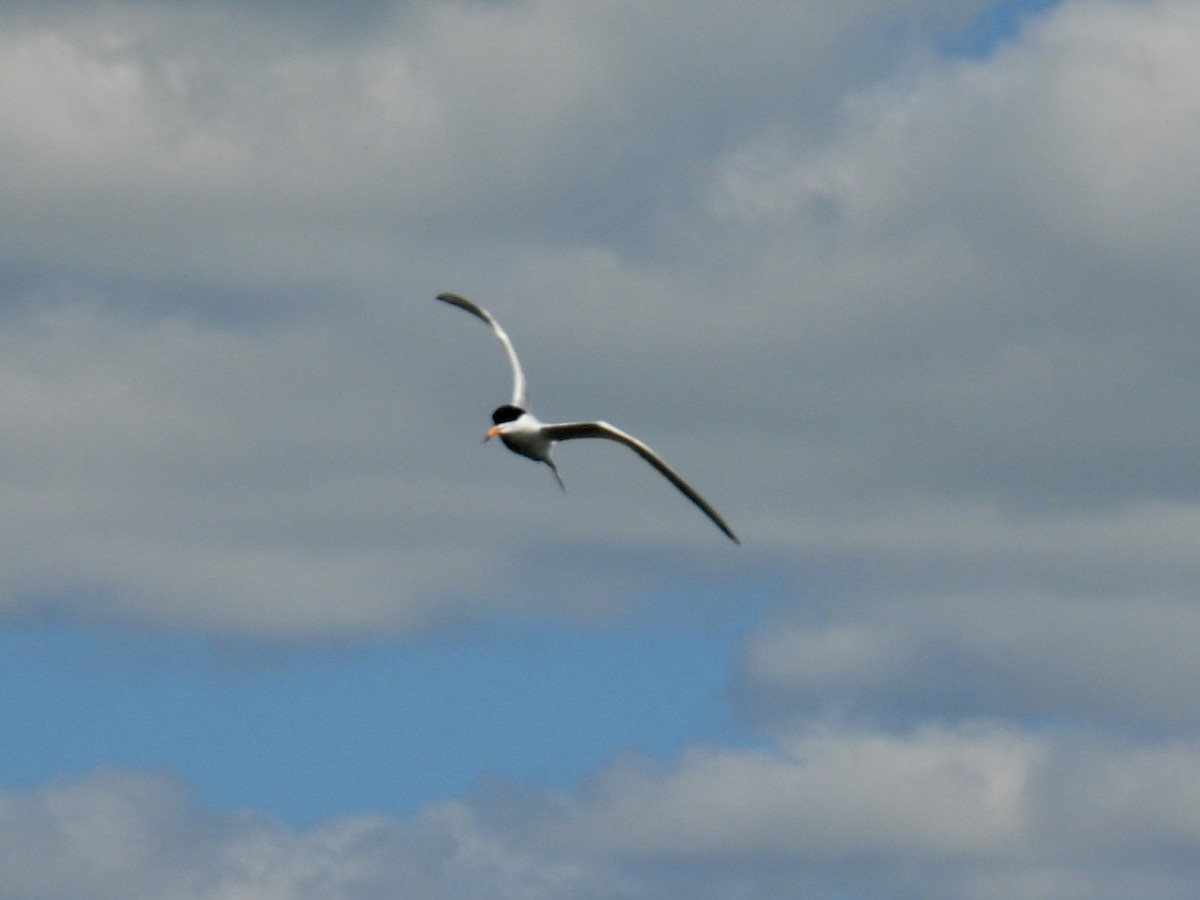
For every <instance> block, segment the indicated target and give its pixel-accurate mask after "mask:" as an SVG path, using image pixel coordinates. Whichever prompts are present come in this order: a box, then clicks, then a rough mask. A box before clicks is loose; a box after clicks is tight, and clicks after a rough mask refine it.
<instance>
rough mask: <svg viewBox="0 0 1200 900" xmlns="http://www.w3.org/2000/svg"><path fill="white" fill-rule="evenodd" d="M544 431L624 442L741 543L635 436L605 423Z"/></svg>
mask: <svg viewBox="0 0 1200 900" xmlns="http://www.w3.org/2000/svg"><path fill="white" fill-rule="evenodd" d="M543 433H544V434H545V435H546V437H548V438H550V440H552V441H570V440H573V439H575V438H606V439H607V440H610V441H616V442H617V443H619V444H624V445H625V446H626V447H628V448H629V449H630V450H632V451H633V452H634V453H636V454H637V455H638V456H640V457H641V458H642V459H644V460H645V461H646V462H648V463H650V465H652V466H654V468H656V469H658V471H659V472H661V473H662V475H663V477H665V478H666V479H667V481H669V482H671V484H673V485H675V487H677V488H678V489H679V492H680V493H681V494H683V495H684V496H685V497H687V498H688V499H689V500H691V501H692V502H693V503H695V504H696V505H697V506H698V507H700V510H701V511H702V512H703V513H704V514H705V515H706V516H708V517H709V518H710V519H712V521H713V524H714V525H716V526H717V527H718V528H720V529H721V531H723V532H725V534H726V536H727V537H728V538H729V539H730V540H731V541H733V542H734V543H735V544H740V543H741V541H739V540H738V539H737V535H735V534H734V533H733V531H732V530H731V529H730V527H729V526H728V525H726V524H725V520H724V519H722V518H721V516H720V515H719V514H718V513H717V511H716V510H715V509H713V508H712V507H711V506H710V505H709V503H708V501H707V500H705V499H704V498H703V497H701V496H700V495H699V494H697V493H696V491H695V489H693V488H692V486H691V485H690V484H688V483H687V482H686V481H684V480H683V479H682V478H680V477H679V475H678V474H676V472H675V470H674V469H672V468H671V467H670V466H668V465H667V464H666V463H665V462H663V461H662V460H661V459H659V457H658V454H657V453H655V452H654V451H653V450H651V449H650V448H649V447H647V446H646V445H645V444H643V443H642V442H641V441H639V440H638V439H637V438H635V437H633V436H632V435H629V434H626V433H625V432H623V431H622V430H621V429H620V428H616V427H614V426H612V425H609V424H608V423H607V422H562V423H559V424H556V425H545V426H543Z"/></svg>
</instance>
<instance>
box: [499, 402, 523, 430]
mask: <svg viewBox="0 0 1200 900" xmlns="http://www.w3.org/2000/svg"><path fill="white" fill-rule="evenodd" d="M523 415H525V410H523V409H521V407H519V406H513V405H512V404H511V403H505V404H504V405H503V406H498V407H496V411H495V412H493V413H492V424H493V425H503V424H504V423H505V422H511V421H513V420H514V419H519V418H520V417H521V416H523Z"/></svg>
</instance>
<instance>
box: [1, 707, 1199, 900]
mask: <svg viewBox="0 0 1200 900" xmlns="http://www.w3.org/2000/svg"><path fill="white" fill-rule="evenodd" d="M1198 770H1200V748H1198V747H1197V746H1196V745H1195V744H1194V742H1193V743H1174V744H1159V745H1139V746H1117V745H1112V744H1108V743H1106V742H1104V741H1102V740H1100V741H1097V740H1095V739H1094V737H1093V736H1090V735H1075V736H1072V735H1070V734H1066V735H1059V736H1053V735H1038V734H1035V733H1021V732H1018V731H1014V730H1012V729H1007V728H1001V727H997V726H992V725H986V724H979V725H974V726H964V727H960V728H955V729H949V728H923V729H920V730H918V731H915V732H912V733H908V734H889V733H885V732H872V731H862V730H846V729H840V728H837V727H823V728H817V729H815V730H811V731H809V732H807V733H801V734H796V735H794V736H792V737H790V738H788V739H785V740H784V741H782V742H781V743H780V744H779V745H778V746H777V747H776V749H775V750H773V751H766V750H755V751H750V750H732V749H721V748H705V747H696V748H693V749H691V750H690V751H688V752H687V753H685V755H684V756H683V757H682V758H681V759H680V760H679V761H677V762H676V763H675V764H673V765H671V766H661V765H654V766H651V765H649V764H645V763H640V762H638V761H636V760H633V759H627V760H624V761H618V762H616V763H614V764H613V765H612V766H610V767H609V768H607V769H606V770H603V771H601V772H599V773H597V775H596V776H595V779H594V781H593V783H592V784H591V785H589V786H588V787H586V788H584V789H582V790H580V791H577V792H573V793H568V794H561V795H557V796H553V797H548V796H540V795H536V794H528V793H525V792H523V791H521V790H520V789H517V788H507V789H503V790H497V791H493V792H490V793H487V794H484V795H481V796H480V797H477V798H475V799H473V800H470V801H458V802H453V803H446V804H441V805H438V806H433V807H429V808H427V809H425V810H423V811H422V812H420V813H419V814H418V815H416V816H415V817H413V818H412V819H411V820H407V821H401V820H396V819H392V818H388V817H384V816H374V815H362V816H354V817H348V818H343V819H337V820H332V821H329V822H326V823H323V824H320V825H317V826H314V827H312V828H310V829H307V830H305V831H300V832H297V831H294V830H292V829H289V828H286V827H283V826H281V825H279V824H277V823H274V822H272V821H270V820H267V819H264V818H261V817H258V816H255V815H250V814H245V813H238V814H233V813H219V812H215V811H212V810H207V809H204V808H202V807H200V806H198V805H197V804H196V802H195V800H194V798H192V797H191V796H190V795H189V794H188V793H187V792H186V791H185V790H184V789H183V788H182V787H181V786H180V785H179V784H178V783H176V782H174V781H173V780H171V779H170V778H168V777H165V776H162V775H149V774H144V773H135V772H123V771H117V770H106V771H101V772H97V773H94V774H92V775H90V776H88V777H86V778H84V779H82V780H79V781H76V782H69V783H55V784H50V785H44V786H42V787H38V788H35V789H32V790H25V791H17V792H12V791H9V792H3V793H0V842H2V843H3V845H4V846H6V847H8V848H10V850H11V851H12V852H8V853H6V854H4V855H3V856H2V857H0V879H2V880H3V884H4V885H5V888H4V890H5V892H6V895H7V896H38V897H44V898H47V900H53V898H59V897H62V898H66V897H79V896H89V897H97V898H105V897H118V896H162V897H176V898H180V900H191V898H212V900H218V898H220V900H233V898H241V897H250V896H254V897H279V898H303V897H314V898H315V897H322V898H375V897H390V896H397V895H403V896H408V897H431V898H432V897H460V898H472V897H481V898H482V897H492V898H503V897H513V898H516V897H560V898H593V897H613V896H620V897H629V898H636V897H727V896H741V895H753V896H761V897H788V896H795V893H796V891H798V890H802V891H805V892H809V893H818V894H822V895H828V894H831V893H833V894H836V893H838V892H849V893H851V894H855V895H863V896H887V897H960V898H979V900H984V898H993V897H1001V896H1003V897H1009V898H1014V900H1024V898H1029V900H1034V898H1041V897H1046V896H1056V897H1062V898H1080V900H1083V898H1092V897H1114V898H1115V897H1120V896H1124V895H1126V894H1125V893H1123V892H1127V891H1128V890H1130V889H1132V888H1134V887H1138V888H1141V889H1143V890H1150V891H1151V894H1152V895H1153V896H1156V897H1179V898H1182V897H1187V896H1191V895H1192V891H1193V887H1194V878H1195V876H1196V874H1197V872H1196V862H1195V856H1194V853H1192V852H1190V851H1187V849H1186V848H1189V847H1191V848H1194V846H1195V844H1196V842H1197V841H1198V840H1200V819H1198V818H1197V813H1196V810H1197V809H1198V808H1200V804H1198V801H1200V798H1198V797H1196V796H1195V794H1196V788H1195V786H1196V785H1197V784H1200V780H1198V778H1197V776H1198V775H1200V771H1198Z"/></svg>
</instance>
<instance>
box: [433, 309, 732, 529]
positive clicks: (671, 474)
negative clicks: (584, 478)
mask: <svg viewBox="0 0 1200 900" xmlns="http://www.w3.org/2000/svg"><path fill="white" fill-rule="evenodd" d="M438 299H439V300H441V301H442V302H444V303H449V304H450V305H452V306H457V307H458V308H459V309H464V310H466V311H467V312H469V313H471V314H472V315H473V316H475V317H476V318H478V319H482V320H483V321H484V322H486V323H487V324H488V325H489V326H491V329H492V331H493V332H495V334H496V337H498V338H499V339H500V343H501V344H503V345H504V349H505V351H506V352H507V353H508V360H509V363H510V364H511V365H512V370H513V399H512V402H511V403H506V404H504V405H503V406H499V407H497V408H496V410H495V411H494V412H493V413H492V427H491V428H489V429H488V432H487V435H486V436H485V437H484V441H488V440H490V439H491V438H493V437H499V438H500V440H501V441H503V442H504V446H506V447H507V448H508V449H509V450H511V451H513V452H514V453H518V454H520V455H521V456H524V457H527V458H528V459H532V460H534V461H535V462H541V463H545V464H546V465H547V466H549V467H550V471H551V472H553V473H554V477H555V479H556V480H557V481H558V484H559V487H561V488H563V490H566V487H565V485H563V481H562V478H561V477H560V476H559V474H558V467H557V466H556V465H555V464H554V458H553V456H552V455H551V453H552V450H553V448H554V445H555V444H556V443H558V442H559V441H569V440H574V439H576V438H604V439H606V440H610V441H616V442H617V443H620V444H624V445H625V446H626V447H628V448H629V449H630V450H632V451H633V452H634V453H636V454H637V455H638V456H640V457H641V458H642V459H644V460H645V461H646V462H648V463H650V465H652V466H653V467H654V468H655V469H657V470H658V471H659V473H660V474H662V475H663V477H665V478H666V479H667V480H668V481H670V482H671V483H672V484H673V485H675V487H676V488H678V489H679V491H680V493H682V494H683V495H684V496H685V497H687V498H688V499H689V500H691V501H692V502H693V503H694V504H696V506H697V507H699V508H700V510H701V511H702V512H703V513H704V514H705V515H706V516H708V517H709V518H710V519H711V520H712V522H713V524H714V525H716V526H717V527H718V528H719V529H721V531H722V532H724V533H725V535H726V536H727V537H728V538H729V539H730V540H731V541H733V542H734V543H735V544H740V543H741V541H739V540H738V539H737V536H736V535H735V534H734V533H733V531H732V530H731V529H730V527H729V526H728V525H726V524H725V520H724V519H722V518H721V517H720V515H718V514H717V511H716V510H715V509H713V508H712V506H710V505H709V503H708V501H706V500H705V499H704V498H703V497H701V496H700V495H699V494H698V493H696V491H695V490H694V489H693V488H692V487H691V485H689V484H688V483H687V482H686V481H684V480H683V479H682V478H680V477H679V475H678V474H676V473H675V471H674V470H673V469H672V468H671V467H670V466H668V465H667V464H666V463H665V462H663V461H662V460H661V459H660V458H659V456H658V454H656V453H655V452H654V451H653V450H651V449H650V448H649V447H647V446H646V445H645V444H643V443H642V442H641V441H639V440H638V439H637V438H635V437H633V436H632V435H629V434H626V433H625V432H624V431H621V429H619V428H617V427H615V426H613V425H610V424H608V423H607V422H600V421H596V422H558V423H551V424H547V423H545V422H542V421H540V420H539V419H538V418H537V417H536V416H534V415H533V414H532V413H531V412H529V396H528V388H527V385H526V382H525V374H524V372H522V371H521V363H520V362H519V361H518V359H517V353H516V351H515V350H514V349H513V345H512V341H511V340H509V337H508V335H507V334H506V333H505V331H504V329H503V328H501V327H500V324H499V323H498V322H497V321H496V320H495V319H494V318H492V315H491V313H489V312H488V311H487V310H485V309H484V308H483V307H481V306H478V305H476V304H474V303H472V302H471V301H470V300H467V299H466V298H464V297H460V296H458V295H457V294H439V295H438Z"/></svg>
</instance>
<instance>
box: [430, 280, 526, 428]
mask: <svg viewBox="0 0 1200 900" xmlns="http://www.w3.org/2000/svg"><path fill="white" fill-rule="evenodd" d="M437 298H438V299H439V300H441V301H442V302H443V303H449V304H450V305H451V306H457V307H458V308H459V309H465V310H466V311H467V312H469V313H470V314H471V315H473V316H475V317H476V318H477V319H482V320H483V321H484V322H486V323H487V324H488V325H490V326H491V328H492V331H494V332H496V337H498V338H500V343H502V344H503V345H504V350H505V352H507V353H508V361H509V362H510V363H511V364H512V370H513V399H512V405H513V406H517V407H520V408H521V409H523V410H528V409H529V393H528V390H527V389H526V387H525V373H524V372H522V371H521V363H520V361H519V360H518V359H517V351H516V350H514V349H513V345H512V341H510V340H509V339H508V335H507V334H505V333H504V329H503V328H501V327H500V323H499V322H497V321H496V320H495V319H493V318H492V314H491V313H490V312H488V311H487V310H486V309H484V308H483V307H482V306H476V305H475V304H474V303H472V302H471V301H470V300H468V299H467V298H466V297H460V296H458V294H438V297H437Z"/></svg>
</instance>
